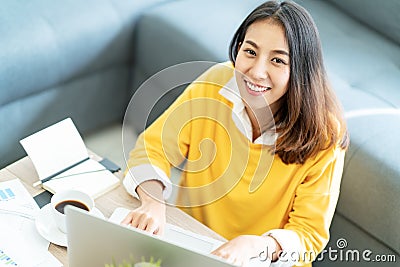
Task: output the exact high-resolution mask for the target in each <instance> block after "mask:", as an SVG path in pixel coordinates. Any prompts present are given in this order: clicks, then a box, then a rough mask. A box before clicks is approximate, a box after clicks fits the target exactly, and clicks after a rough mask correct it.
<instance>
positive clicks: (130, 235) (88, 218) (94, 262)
mask: <svg viewBox="0 0 400 267" xmlns="http://www.w3.org/2000/svg"><path fill="white" fill-rule="evenodd" d="M127 212H129V210H127V209H123V208H117V209H116V210H115V211H114V213H113V214H112V215H111V217H110V218H109V220H105V219H102V218H98V217H95V216H93V215H90V214H88V213H87V212H86V211H83V210H80V209H77V208H75V207H68V208H67V210H66V215H67V232H68V234H67V235H68V249H67V252H68V260H69V265H70V266H74V267H80V266H82V267H83V266H105V265H106V264H111V263H113V262H114V263H115V264H116V266H118V264H122V263H123V262H124V261H129V260H130V258H133V260H134V262H135V263H137V262H138V261H141V259H142V258H144V259H146V260H147V261H148V260H149V259H150V258H151V257H153V258H154V260H155V261H157V260H158V259H161V266H162V267H188V266H190V267H204V266H213V267H231V266H235V265H231V264H229V263H227V262H226V261H224V260H223V259H221V258H219V257H217V256H214V255H211V254H210V252H211V251H213V250H214V249H216V248H217V247H219V246H220V245H221V244H222V242H221V241H219V240H216V239H213V238H209V237H206V236H202V235H198V234H196V233H193V232H191V231H187V230H184V229H182V228H180V227H177V226H174V225H171V224H167V226H166V230H165V235H164V236H163V237H159V236H155V235H152V234H149V233H147V232H144V231H141V230H138V229H136V228H132V227H128V226H123V225H120V224H119V222H120V221H121V220H122V219H123V218H124V217H125V215H126V214H127ZM262 266H263V267H268V266H270V262H269V261H261V260H259V259H258V258H254V259H252V260H251V261H250V264H249V267H262Z"/></svg>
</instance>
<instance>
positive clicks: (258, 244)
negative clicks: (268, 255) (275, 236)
mask: <svg viewBox="0 0 400 267" xmlns="http://www.w3.org/2000/svg"><path fill="white" fill-rule="evenodd" d="M266 238H268V237H265V236H257V235H240V236H238V237H236V238H234V239H232V240H230V241H228V242H226V243H224V244H223V245H222V246H220V247H219V248H217V249H216V250H214V251H213V252H211V254H213V255H216V256H219V257H221V258H224V259H225V260H226V261H227V262H229V263H231V264H235V265H239V266H247V265H248V263H249V260H250V258H254V257H259V256H260V254H261V253H262V252H265V251H266V250H267V249H268V248H267V246H268V240H267V239H266Z"/></svg>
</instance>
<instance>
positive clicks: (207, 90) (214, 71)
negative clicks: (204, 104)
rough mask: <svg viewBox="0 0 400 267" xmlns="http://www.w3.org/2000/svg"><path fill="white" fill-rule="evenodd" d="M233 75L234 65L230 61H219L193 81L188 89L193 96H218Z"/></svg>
mask: <svg viewBox="0 0 400 267" xmlns="http://www.w3.org/2000/svg"><path fill="white" fill-rule="evenodd" d="M233 77H234V67H233V64H232V63H231V62H230V61H228V62H223V63H217V64H215V65H213V66H212V67H210V68H209V69H207V70H206V71H205V72H204V73H203V74H201V75H200V76H199V77H198V78H197V79H196V80H195V81H193V82H192V83H191V85H190V86H189V88H188V90H190V91H191V94H193V96H205V95H210V96H211V95H214V96H218V92H219V90H220V89H221V88H222V87H224V86H225V85H226V84H227V83H228V82H229V81H230V80H231V79H232V78H233Z"/></svg>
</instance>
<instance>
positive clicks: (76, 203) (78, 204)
mask: <svg viewBox="0 0 400 267" xmlns="http://www.w3.org/2000/svg"><path fill="white" fill-rule="evenodd" d="M67 205H71V206H74V207H77V208H80V209H83V210H86V211H89V207H88V206H86V204H84V203H82V202H79V201H76V200H64V201H62V202H60V203H58V204H57V205H56V210H57V211H58V212H61V213H62V214H64V212H65V211H64V209H65V207H66V206H67Z"/></svg>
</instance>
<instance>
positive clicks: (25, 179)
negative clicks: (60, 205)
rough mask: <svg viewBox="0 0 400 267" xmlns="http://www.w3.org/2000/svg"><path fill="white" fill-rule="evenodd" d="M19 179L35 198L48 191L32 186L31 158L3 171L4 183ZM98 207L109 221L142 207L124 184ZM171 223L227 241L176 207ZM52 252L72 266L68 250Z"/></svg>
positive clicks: (0, 178) (52, 248)
mask: <svg viewBox="0 0 400 267" xmlns="http://www.w3.org/2000/svg"><path fill="white" fill-rule="evenodd" d="M94 157H95V158H96V159H98V160H99V159H100V158H99V157H98V156H95V155H94ZM116 176H117V177H118V178H119V179H120V181H122V178H123V174H122V173H121V172H118V173H116ZM16 178H18V179H20V181H21V182H22V184H23V185H24V186H25V188H26V189H27V190H28V192H29V193H30V194H31V195H32V196H35V195H37V194H39V193H41V192H43V191H44V190H43V189H42V188H41V187H40V186H38V187H36V188H35V187H33V186H32V184H33V183H34V182H37V181H38V180H39V178H38V175H37V173H36V170H35V168H34V166H33V164H32V161H31V160H30V159H29V157H25V158H23V159H21V160H19V161H17V162H15V163H13V164H11V165H9V166H7V167H6V168H4V169H1V170H0V181H7V180H12V179H16ZM95 203H96V207H97V208H98V209H99V210H100V211H101V212H102V213H103V214H104V216H105V217H106V218H109V217H110V216H111V214H112V213H113V211H114V210H115V209H116V208H117V207H124V208H128V209H133V208H135V207H138V206H139V205H140V201H139V200H137V199H135V198H134V197H132V196H131V195H129V194H128V193H127V192H126V190H125V189H124V187H123V186H122V183H121V184H120V185H119V186H118V187H117V188H115V189H114V190H112V191H109V192H107V193H106V194H104V195H102V196H100V197H98V198H97V199H96V200H95ZM167 222H169V223H171V224H174V225H177V226H179V227H182V228H183V229H186V230H190V231H193V232H195V233H198V234H202V235H205V236H208V237H212V238H215V239H218V240H222V241H224V238H222V237H221V236H220V235H218V234H217V233H215V232H214V231H212V230H211V229H209V228H208V227H206V226H205V225H203V224H201V223H200V222H198V221H197V220H195V219H194V218H192V217H191V216H189V215H188V214H186V213H184V212H183V211H181V210H180V209H178V208H176V207H171V206H167ZM49 252H51V253H52V254H53V255H54V256H55V257H56V258H57V259H58V260H59V261H61V262H62V263H63V264H64V266H68V258H67V248H65V247H62V246H58V245H55V244H52V243H50V246H49Z"/></svg>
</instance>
